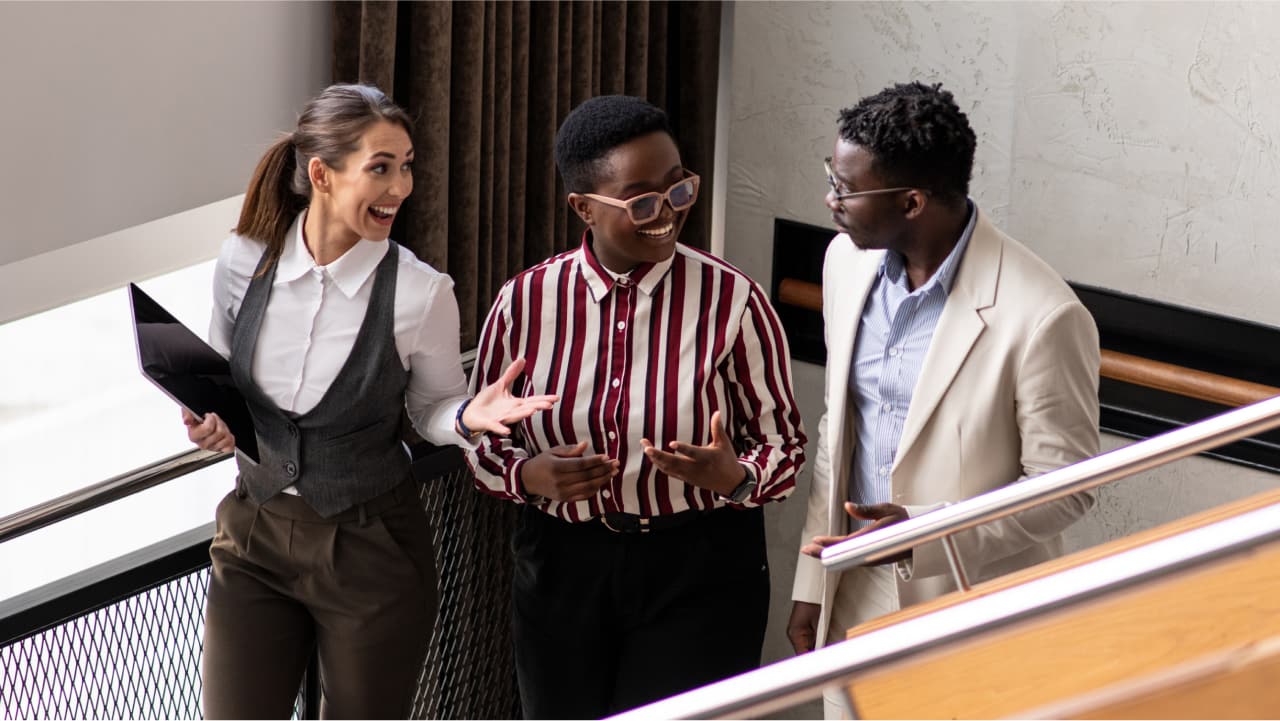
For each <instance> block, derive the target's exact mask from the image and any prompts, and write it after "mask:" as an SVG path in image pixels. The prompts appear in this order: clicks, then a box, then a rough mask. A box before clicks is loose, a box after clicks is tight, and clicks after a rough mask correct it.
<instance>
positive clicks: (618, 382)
mask: <svg viewBox="0 0 1280 721" xmlns="http://www.w3.org/2000/svg"><path fill="white" fill-rule="evenodd" d="M620 385H622V380H621V379H618V378H614V379H613V387H614V388H617V387H618V386H620Z"/></svg>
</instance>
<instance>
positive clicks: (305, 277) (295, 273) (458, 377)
mask: <svg viewBox="0 0 1280 721" xmlns="http://www.w3.org/2000/svg"><path fill="white" fill-rule="evenodd" d="M305 217H306V211H303V213H301V214H300V215H299V216H298V219H297V220H295V221H294V223H293V226H292V227H291V228H290V229H289V232H288V234H287V235H286V236H285V244H284V249H283V251H282V253H281V255H280V259H279V261H278V267H277V269H276V276H275V281H274V283H273V284H272V287H271V298H270V300H269V301H268V302H267V310H266V315H265V316H264V317H263V319H262V327H261V329H260V331H259V335H258V342H257V345H256V346H255V348H254V352H253V365H252V369H253V379H254V381H255V382H256V383H257V384H258V387H259V388H260V389H261V390H262V392H263V393H265V394H266V395H267V397H268V398H270V399H271V400H272V401H274V402H275V404H276V405H278V406H279V407H280V409H281V410H284V411H286V412H289V413H295V414H303V413H306V412H307V411H309V410H311V409H312V408H314V407H315V406H316V404H317V403H319V402H320V399H321V397H322V396H324V393H325V391H326V390H328V388H329V386H330V385H331V384H332V383H333V381H334V379H335V378H337V376H338V372H339V371H340V370H341V369H342V366H343V364H344V363H345V362H346V360H347V356H348V355H349V354H350V353H351V348H352V347H353V346H354V345H355V340H356V333H357V332H358V331H359V330H360V325H361V323H362V322H363V321H364V316H365V311H366V309H367V308H368V306H369V298H370V296H371V295H372V293H373V276H374V272H373V271H374V269H375V268H376V267H377V265H378V262H379V261H380V260H382V257H383V255H385V254H386V252H387V244H388V241H385V240H380V241H372V240H360V241H359V242H357V243H356V244H355V246H354V247H352V248H351V249H350V250H348V251H347V252H346V253H344V254H343V255H342V257H340V258H338V259H337V260H335V261H333V262H332V263H329V264H328V265H317V264H316V262H315V259H314V258H312V257H311V252H310V251H309V250H308V249H307V245H306V243H305V242H304V241H303V239H302V219H303V218H305ZM265 249H266V246H265V245H264V244H263V243H261V242H258V241H256V240H251V239H248V238H243V237H240V236H239V235H234V234H233V235H232V236H231V237H229V238H227V240H226V242H224V243H223V245H222V253H221V254H220V255H219V256H218V263H217V266H216V267H215V269H214V273H213V319H212V321H211V322H210V325H209V342H210V344H211V345H212V346H213V347H214V348H215V349H217V351H218V352H219V353H221V354H222V355H223V356H226V357H230V355H231V334H232V329H233V328H234V326H235V319H236V314H237V313H239V311H240V304H241V303H242V302H243V300H244V294H245V291H246V290H248V288H249V281H250V279H251V278H252V277H253V274H254V271H255V270H256V269H257V267H258V261H259V260H260V259H261V258H262V253H263V251H264V250H265ZM396 250H397V253H398V254H399V262H398V266H397V271H396V295H395V342H396V351H397V352H398V353H399V355H400V362H401V363H403V364H404V367H405V369H406V370H408V371H409V386H408V388H407V390H406V392H405V405H406V407H407V408H408V412H409V418H410V420H411V421H412V422H413V426H414V428H415V429H417V431H418V433H419V434H420V435H422V437H423V438H426V439H427V440H428V441H431V442H432V443H435V444H437V445H448V444H455V445H460V446H463V447H464V448H465V447H468V444H467V442H466V440H465V439H463V438H462V437H461V436H459V435H458V433H457V431H456V430H455V429H454V419H455V417H456V415H457V412H458V406H459V405H461V403H462V402H463V401H464V400H466V399H467V398H468V397H469V394H468V393H467V379H466V376H465V374H464V373H463V370H462V361H461V357H460V355H459V351H458V302H457V300H456V299H455V298H454V296H453V280H452V279H451V278H450V277H449V276H448V275H446V274H444V273H441V272H439V271H437V270H436V269H434V268H432V267H431V266H429V265H427V264H426V263H424V262H422V261H421V260H418V258H417V257H415V256H414V255H413V253H412V252H410V251H409V250H408V249H406V248H404V247H402V246H399V245H397V246H396Z"/></svg>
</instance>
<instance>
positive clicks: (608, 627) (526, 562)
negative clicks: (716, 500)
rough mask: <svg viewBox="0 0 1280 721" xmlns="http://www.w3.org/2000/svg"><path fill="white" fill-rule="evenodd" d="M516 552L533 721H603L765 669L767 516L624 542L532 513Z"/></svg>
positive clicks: (520, 649) (716, 514)
mask: <svg viewBox="0 0 1280 721" xmlns="http://www.w3.org/2000/svg"><path fill="white" fill-rule="evenodd" d="M512 544H513V546H514V551H515V559H516V563H515V578H514V581H513V602H514V603H513V606H514V609H513V615H514V635H515V654H516V669H517V672H518V675H519V683H520V698H521V701H522V703H523V704H524V712H525V716H526V717H527V718H562V719H590V718H601V717H603V716H607V715H610V714H614V713H617V712H620V711H623V710H626V709H629V708H633V707H635V706H640V705H643V704H646V703H649V702H651V701H656V700H658V699H661V698H665V697H667V696H671V695H673V694H677V693H680V692H681V691H686V690H689V689H692V688H696V687H698V686H702V685H705V684H708V683H711V682H713V681H718V680H721V679H724V678H727V677H729V676H734V675H736V674H739V673H743V672H745V671H749V670H751V669H754V668H756V667H757V666H759V665H760V649H761V646H762V644H763V642H764V631H765V624H766V622H767V618H768V613H769V565H768V559H767V557H766V553H765V536H764V514H763V512H762V511H761V510H760V509H758V508H756V509H749V510H742V511H740V510H735V509H732V508H722V509H719V510H717V511H713V512H711V513H708V514H706V515H705V516H703V517H701V518H699V519H698V520H695V521H693V522H692V523H690V524H688V525H685V526H681V527H679V528H673V529H669V530H663V531H657V532H654V533H648V534H617V533H614V532H612V531H610V530H608V529H607V528H605V527H604V526H602V525H601V524H600V523H599V522H591V523H578V524H572V523H566V522H564V521H560V520H559V519H556V518H552V517H550V516H547V515H546V514H544V513H542V512H540V511H537V510H536V509H533V508H530V507H526V508H525V509H524V510H523V513H522V515H521V519H520V525H519V527H518V529H517V531H516V534H515V537H514V538H513V541H512Z"/></svg>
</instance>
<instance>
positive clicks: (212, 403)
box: [129, 283, 258, 463]
mask: <svg viewBox="0 0 1280 721" xmlns="http://www.w3.org/2000/svg"><path fill="white" fill-rule="evenodd" d="M129 305H130V308H131V309H132V310H133V336H134V340H135V341H136V342H137V346H138V364H139V365H140V366H141V368H142V374H143V375H144V376H146V377H147V378H148V379H149V380H150V381H151V382H152V383H154V384H155V385H156V387H158V388H159V389H160V390H162V391H164V393H165V395H167V396H169V397H170V398H172V399H173V400H175V401H177V402H178V404H179V405H181V406H182V407H183V408H186V409H187V410H189V411H191V412H192V413H194V414H195V415H196V417H197V418H201V419H203V418H204V415H205V414H206V413H209V412H211V411H212V412H214V413H217V414H218V417H219V418H221V419H222V420H223V422H225V423H226V424H227V428H228V429H230V430H231V433H232V435H234V436H235V437H236V450H237V451H239V452H241V453H243V454H244V455H245V456H247V457H248V458H249V459H250V460H252V461H253V462H254V463H257V462H258V436H257V434H256V433H255V432H254V428H253V418H252V416H250V415H249V408H248V406H246V405H245V402H244V396H242V395H241V394H240V391H239V390H238V389H237V388H236V383H235V381H234V380H232V378H231V365H230V364H229V363H228V362H227V359H226V358H223V357H222V355H221V354H220V353H218V351H216V350H214V349H213V347H212V346H210V345H209V344H208V343H205V342H204V340H203V339H201V338H200V336H198V335H196V334H195V333H193V332H191V329H190V328H187V327H186V326H185V325H183V324H182V323H180V322H179V321H178V319H177V318H175V317H173V314H172V313H170V312H169V311H167V310H165V309H164V308H163V307H161V305H160V304H159V303H157V302H156V301H155V300H153V299H152V298H151V296H149V295H147V294H146V293H144V292H142V289H141V288H139V287H138V286H136V285H134V284H133V283H130V284H129Z"/></svg>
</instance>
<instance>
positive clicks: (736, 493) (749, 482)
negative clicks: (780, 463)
mask: <svg viewBox="0 0 1280 721" xmlns="http://www.w3.org/2000/svg"><path fill="white" fill-rule="evenodd" d="M742 469H743V470H744V471H746V472H747V477H746V478H743V479H742V483H739V484H738V487H737V488H735V489H733V490H732V491H729V495H727V496H722V498H724V500H726V501H729V502H730V503H743V502H745V501H746V500H747V499H748V498H750V497H751V494H752V493H754V492H755V490H756V474H755V473H753V472H752V471H751V469H750V468H748V467H747V466H743V467H742Z"/></svg>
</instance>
